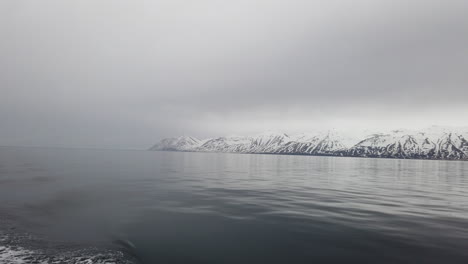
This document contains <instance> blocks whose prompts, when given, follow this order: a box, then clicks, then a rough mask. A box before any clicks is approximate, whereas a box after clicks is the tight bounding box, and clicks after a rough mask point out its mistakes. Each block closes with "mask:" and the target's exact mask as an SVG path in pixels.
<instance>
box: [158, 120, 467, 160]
mask: <svg viewBox="0 0 468 264" xmlns="http://www.w3.org/2000/svg"><path fill="white" fill-rule="evenodd" d="M150 150H170V151H200V152H230V153H269V154H294V155H326V156H349V157H376V158H405V159H406V158H413V159H448V160H468V129H467V128H456V129H455V128H444V127H430V128H428V129H425V130H420V131H412V130H393V131H390V132H387V133H379V132H377V133H368V134H367V135H366V136H363V135H360V136H356V135H351V134H346V133H340V132H338V131H336V130H330V131H325V132H317V133H302V134H296V135H288V134H285V133H277V132H266V133H262V134H259V135H255V136H251V137H249V136H233V137H218V138H212V139H206V140H199V139H196V138H193V137H178V138H169V139H163V140H161V141H160V142H159V143H158V144H156V145H154V146H153V147H152V148H151V149H150Z"/></svg>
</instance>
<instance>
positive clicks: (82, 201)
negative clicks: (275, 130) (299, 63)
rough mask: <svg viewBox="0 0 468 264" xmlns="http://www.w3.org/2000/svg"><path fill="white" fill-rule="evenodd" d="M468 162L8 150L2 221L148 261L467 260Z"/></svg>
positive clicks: (1, 160) (4, 151)
mask: <svg viewBox="0 0 468 264" xmlns="http://www.w3.org/2000/svg"><path fill="white" fill-rule="evenodd" d="M467 175H468V162H454V161H422V160H391V159H362V158H332V157H310V156H277V155H245V154H243V155H239V154H215V153H178V152H147V151H108V150H66V149H40V148H0V201H1V204H0V215H2V216H4V218H8V219H9V220H10V221H11V222H13V223H14V225H15V227H17V228H18V229H20V230H25V231H27V232H30V233H32V234H37V235H41V236H43V237H47V239H49V240H50V241H64V242H65V241H66V242H72V243H80V244H83V245H97V244H99V245H106V244H108V245H112V244H115V243H112V241H127V242H125V243H127V244H128V245H131V246H129V248H130V249H128V250H130V251H131V253H132V254H135V255H136V256H138V258H139V259H141V260H142V262H144V263H241V262H244V263H467V261H468V252H467V251H466V248H467V246H468V229H467V228H468V221H467V220H468V210H467V209H468V208H467V207H468V193H467V192H466V190H467V187H468V180H467Z"/></svg>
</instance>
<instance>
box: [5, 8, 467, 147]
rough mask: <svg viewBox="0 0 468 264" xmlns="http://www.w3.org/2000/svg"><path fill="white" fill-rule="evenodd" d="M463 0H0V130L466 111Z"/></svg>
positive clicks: (400, 120) (201, 127)
mask: <svg viewBox="0 0 468 264" xmlns="http://www.w3.org/2000/svg"><path fill="white" fill-rule="evenodd" d="M467 10H468V1H463V0H460V1H451V0H440V1H434V0H421V1H418V0H303V1H300V0H232V1H231V0H217V1H215V0H185V1H182V0H165V1H157V0H153V1H135V0H128V1H117V0H109V1H96V0H90V1H83V0H80V1H78V0H77V1H63V0H57V1H46V0H43V1H20V0H5V1H1V2H0V89H1V90H0V92H1V94H0V124H1V125H0V145H26V146H28V145H29V146H31V145H35V146H81V147H116V148H147V147H149V146H150V145H152V144H153V143H154V142H156V141H157V140H159V139H160V138H162V137H168V136H176V135H194V136H198V137H202V138H203V137H209V136H214V135H229V134H239V135H244V134H250V133H258V132H262V131H264V130H281V131H285V132H299V131H313V130H317V129H322V128H337V129H342V130H352V129H361V128H369V129H387V128H420V127H425V126H430V125H450V126H467V125H468V15H467V13H466V12H467Z"/></svg>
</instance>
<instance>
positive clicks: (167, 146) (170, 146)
mask: <svg viewBox="0 0 468 264" xmlns="http://www.w3.org/2000/svg"><path fill="white" fill-rule="evenodd" d="M199 144H201V140H199V139H197V138H194V137H187V136H182V137H177V138H166V139H163V140H161V141H160V142H159V143H158V144H156V145H154V146H153V147H151V148H150V150H173V151H182V150H187V151H188V150H192V149H193V148H194V147H196V146H198V145H199Z"/></svg>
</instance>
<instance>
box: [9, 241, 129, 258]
mask: <svg viewBox="0 0 468 264" xmlns="http://www.w3.org/2000/svg"><path fill="white" fill-rule="evenodd" d="M20 240H21V241H22V242H23V243H22V244H27V243H24V242H25V241H24V237H22V238H21V239H20ZM12 241H17V237H14V236H12V235H0V263H2V264H19V263H39V264H55V263H57V264H62V263H67V264H68V263H71V264H132V263H134V262H133V261H131V260H130V259H129V257H128V256H126V255H125V254H124V253H123V252H121V251H117V250H113V249H100V248H82V249H71V248H70V249H64V248H61V247H60V246H58V247H57V249H52V250H51V249H49V248H44V249H40V248H37V247H34V248H29V247H28V246H27V245H25V246H23V245H19V244H18V243H16V242H13V243H11V242H12Z"/></svg>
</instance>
